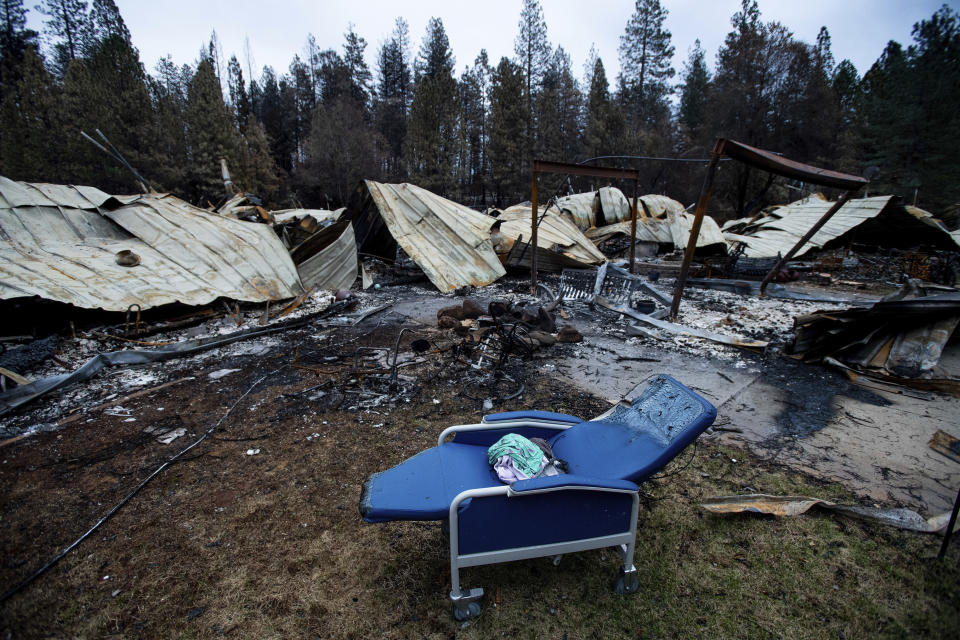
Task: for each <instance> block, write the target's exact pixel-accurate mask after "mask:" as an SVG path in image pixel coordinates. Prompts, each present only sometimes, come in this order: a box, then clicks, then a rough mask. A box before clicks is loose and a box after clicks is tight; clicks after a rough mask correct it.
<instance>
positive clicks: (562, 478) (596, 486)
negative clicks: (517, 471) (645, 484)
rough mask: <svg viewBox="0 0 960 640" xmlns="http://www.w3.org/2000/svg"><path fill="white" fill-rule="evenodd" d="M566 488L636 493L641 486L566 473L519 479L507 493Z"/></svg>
mask: <svg viewBox="0 0 960 640" xmlns="http://www.w3.org/2000/svg"><path fill="white" fill-rule="evenodd" d="M565 489H571V490H584V489H586V490H593V491H612V492H626V493H636V492H637V491H639V490H640V487H638V486H637V485H635V484H634V483H632V482H630V481H629V480H617V479H609V478H592V477H589V476H578V475H574V474H569V473H564V474H560V475H558V476H544V477H541V478H531V479H530V480H518V481H516V482H514V483H513V484H511V485H510V491H509V492H508V493H507V495H508V496H511V497H513V496H517V495H523V494H533V493H540V492H544V491H562V490H565Z"/></svg>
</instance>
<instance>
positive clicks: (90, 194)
mask: <svg viewBox="0 0 960 640" xmlns="http://www.w3.org/2000/svg"><path fill="white" fill-rule="evenodd" d="M124 203H125V204H124ZM121 250H130V251H132V252H134V253H136V254H137V255H138V256H139V257H140V264H139V265H138V266H135V267H124V266H120V265H118V264H117V262H116V254H117V252H119V251H121ZM302 292H303V288H302V286H301V284H300V280H299V277H298V276H297V271H296V268H295V267H294V265H293V262H292V261H291V260H290V257H289V255H288V254H287V251H286V249H285V248H284V247H283V244H282V243H281V242H280V240H279V239H278V238H277V236H276V234H274V233H273V231H272V230H271V229H270V228H269V227H268V226H266V225H262V224H255V223H248V222H242V221H239V220H232V219H229V218H224V217H222V216H218V215H216V214H213V213H210V212H207V211H204V210H203V209H198V208H196V207H193V206H191V205H190V204H188V203H186V202H184V201H182V200H180V199H178V198H175V197H174V196H170V195H149V196H129V197H122V198H114V197H111V196H108V195H107V194H105V193H103V192H102V191H100V190H98V189H95V188H92V187H72V186H65V185H48V184H28V183H20V182H14V181H12V180H8V179H6V178H2V177H0V298H2V299H9V298H17V297H23V296H40V297H42V298H46V299H50V300H57V301H60V302H67V303H70V304H74V305H77V306H79V307H84V308H89V309H95V308H101V309H105V310H109V311H122V310H126V309H127V308H128V307H129V306H130V305H131V304H139V305H140V307H141V308H143V309H146V308H149V307H155V306H159V305H162V304H167V303H170V302H183V303H185V304H192V305H197V304H206V303H208V302H211V301H212V300H214V299H216V298H218V297H227V298H232V299H237V300H247V301H252V302H262V301H266V300H277V299H283V298H290V297H293V296H296V295H299V294H300V293H302Z"/></svg>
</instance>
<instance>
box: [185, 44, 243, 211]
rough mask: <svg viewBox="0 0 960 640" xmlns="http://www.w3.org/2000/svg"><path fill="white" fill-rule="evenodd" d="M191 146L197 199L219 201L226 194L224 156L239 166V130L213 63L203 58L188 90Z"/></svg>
mask: <svg viewBox="0 0 960 640" xmlns="http://www.w3.org/2000/svg"><path fill="white" fill-rule="evenodd" d="M186 117H187V145H188V148H189V154H190V162H189V173H188V174H187V183H188V185H189V189H190V197H191V198H192V199H193V200H194V201H195V202H200V203H206V202H208V201H209V202H212V203H216V202H218V201H219V200H221V199H223V197H224V196H225V195H226V194H225V192H224V185H223V180H222V177H221V174H220V159H221V158H222V159H224V160H226V161H227V166H228V167H236V166H237V144H238V140H237V137H236V129H235V128H234V127H233V122H232V120H233V119H232V116H231V115H230V112H229V110H228V109H227V106H226V105H225V104H224V103H223V93H222V92H221V90H220V83H219V81H218V80H217V76H216V73H215V71H214V69H213V64H212V63H211V62H210V61H209V60H201V61H200V64H198V65H197V72H196V74H195V75H194V76H193V79H192V80H191V81H190V87H189V88H188V90H187V109H186Z"/></svg>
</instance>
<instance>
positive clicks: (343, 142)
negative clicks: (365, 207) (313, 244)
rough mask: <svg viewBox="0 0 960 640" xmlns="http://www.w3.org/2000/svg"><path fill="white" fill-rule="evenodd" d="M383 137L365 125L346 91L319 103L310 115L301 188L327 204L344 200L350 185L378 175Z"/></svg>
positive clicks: (354, 101) (299, 178) (357, 108)
mask: <svg viewBox="0 0 960 640" xmlns="http://www.w3.org/2000/svg"><path fill="white" fill-rule="evenodd" d="M381 141H382V138H380V136H379V135H378V134H377V133H376V132H375V131H374V130H373V129H372V128H371V127H370V126H369V125H368V123H367V122H366V120H365V119H364V117H363V110H362V109H361V108H359V105H358V103H357V102H356V100H354V99H353V98H352V97H351V96H349V95H342V96H340V97H338V98H336V99H334V100H332V101H331V102H329V103H326V104H320V105H319V106H318V107H317V109H316V111H315V112H314V116H313V123H312V124H311V127H310V139H309V141H308V143H307V159H306V163H305V165H304V170H303V171H302V172H300V173H299V175H298V180H299V184H300V186H301V189H302V190H303V191H304V193H307V194H308V195H309V197H310V199H311V200H313V201H314V202H320V203H322V205H323V206H325V207H328V208H337V207H340V206H344V205H346V203H347V199H348V198H349V196H350V194H351V192H352V190H353V188H354V187H355V186H356V185H357V184H358V183H359V182H360V181H361V180H363V179H365V178H376V177H377V164H378V155H379V153H380V147H381Z"/></svg>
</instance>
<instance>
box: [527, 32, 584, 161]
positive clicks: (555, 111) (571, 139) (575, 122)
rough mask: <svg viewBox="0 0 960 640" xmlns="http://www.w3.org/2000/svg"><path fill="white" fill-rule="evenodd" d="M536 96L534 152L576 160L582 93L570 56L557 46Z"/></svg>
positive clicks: (578, 147) (564, 159) (566, 159)
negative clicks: (535, 143) (535, 150)
mask: <svg viewBox="0 0 960 640" xmlns="http://www.w3.org/2000/svg"><path fill="white" fill-rule="evenodd" d="M541 87H542V88H541V91H540V95H539V96H538V97H537V102H536V107H537V114H536V125H537V127H536V128H537V155H538V156H539V157H542V158H551V159H555V160H560V161H563V162H576V161H577V159H578V155H579V153H580V140H579V134H580V111H581V109H582V108H583V96H582V95H581V93H580V88H579V86H578V84H577V80H576V78H574V77H573V66H572V64H571V62H570V56H569V54H567V52H566V51H564V50H563V47H557V48H556V50H555V51H554V52H553V55H552V56H551V57H550V62H549V64H548V65H547V69H546V71H545V72H544V75H543V81H542V83H541Z"/></svg>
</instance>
